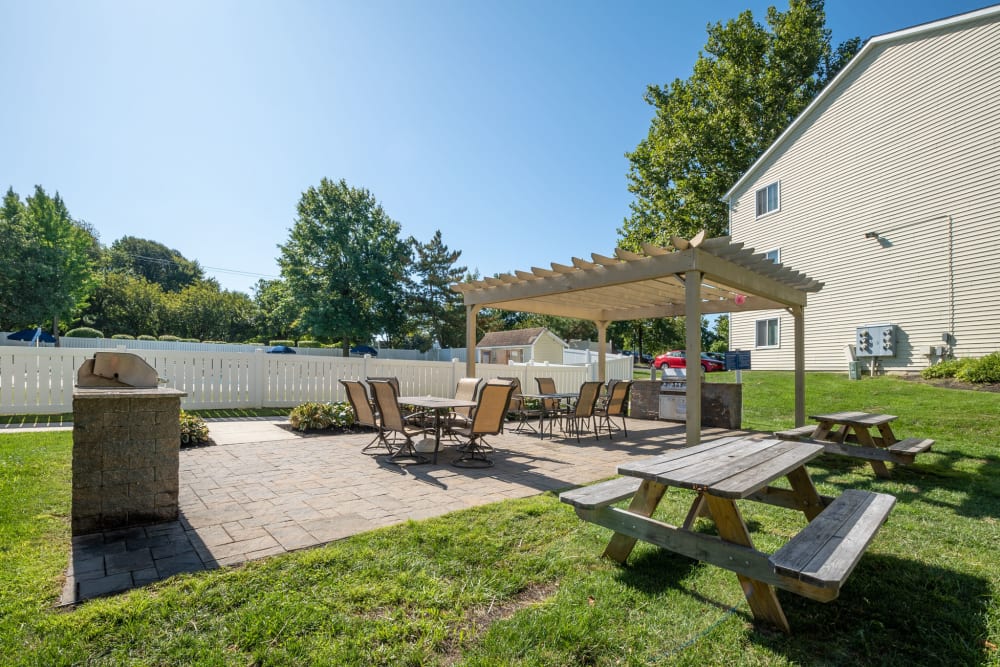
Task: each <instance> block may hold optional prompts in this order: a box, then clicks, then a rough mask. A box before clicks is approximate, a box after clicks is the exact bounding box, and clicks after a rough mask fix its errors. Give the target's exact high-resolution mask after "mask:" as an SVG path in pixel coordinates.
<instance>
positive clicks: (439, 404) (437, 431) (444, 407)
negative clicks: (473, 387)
mask: <svg viewBox="0 0 1000 667" xmlns="http://www.w3.org/2000/svg"><path fill="white" fill-rule="evenodd" d="M399 404H400V405H412V406H413V407H416V408H423V409H425V410H431V411H433V412H434V459H433V462H434V463H435V464H436V463H437V457H438V450H440V449H441V426H442V419H441V418H442V417H443V416H446V415H447V414H448V413H449V412H450V411H452V410H454V409H455V408H474V407H476V405H477V403H476V402H475V401H466V400H463V399H460V398H441V397H439V396H400V397H399Z"/></svg>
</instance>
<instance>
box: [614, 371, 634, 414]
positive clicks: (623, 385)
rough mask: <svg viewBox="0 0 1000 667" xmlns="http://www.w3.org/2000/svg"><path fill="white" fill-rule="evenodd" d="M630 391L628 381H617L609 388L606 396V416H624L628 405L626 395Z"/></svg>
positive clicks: (630, 385) (630, 387)
mask: <svg viewBox="0 0 1000 667" xmlns="http://www.w3.org/2000/svg"><path fill="white" fill-rule="evenodd" d="M631 389H632V383H631V382H630V381H628V380H619V381H618V382H615V385H614V387H612V388H611V394H610V395H609V396H608V416H612V417H621V416H623V415H624V414H625V406H626V405H628V394H629V391H630V390H631Z"/></svg>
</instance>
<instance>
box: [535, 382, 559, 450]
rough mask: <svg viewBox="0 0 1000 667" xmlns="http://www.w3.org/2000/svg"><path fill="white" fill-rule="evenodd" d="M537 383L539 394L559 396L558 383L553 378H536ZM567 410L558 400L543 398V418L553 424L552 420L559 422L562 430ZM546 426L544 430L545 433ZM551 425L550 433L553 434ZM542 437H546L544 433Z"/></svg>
mask: <svg viewBox="0 0 1000 667" xmlns="http://www.w3.org/2000/svg"><path fill="white" fill-rule="evenodd" d="M535 383H536V384H538V393H539V394H558V393H559V392H558V391H556V381H555V380H553V379H552V378H537V377H536V378H535ZM566 412H567V409H564V408H563V406H562V401H561V400H559V399H558V398H543V399H542V418H543V419H545V420H548V421H550V422H551V420H552V419H556V420H557V421H559V427H560V428H562V418H563V416H564V415H565V414H566ZM544 428H545V427H544V426H542V429H543V431H544ZM551 430H552V428H551V423H550V426H549V431H550V432H551ZM541 435H543V436H544V433H542V434H541Z"/></svg>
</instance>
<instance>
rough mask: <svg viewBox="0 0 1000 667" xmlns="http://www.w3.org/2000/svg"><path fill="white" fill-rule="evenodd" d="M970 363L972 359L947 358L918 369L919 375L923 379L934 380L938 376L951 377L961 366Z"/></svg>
mask: <svg viewBox="0 0 1000 667" xmlns="http://www.w3.org/2000/svg"><path fill="white" fill-rule="evenodd" d="M970 363H972V359H948V360H947V361H942V362H941V363H937V364H934V365H933V366H928V367H927V368H925V369H923V370H922V371H920V377H922V378H924V379H925V380H936V379H939V378H953V377H955V375H957V374H958V372H959V371H960V370H962V368H963V367H965V366H968V365H969V364H970Z"/></svg>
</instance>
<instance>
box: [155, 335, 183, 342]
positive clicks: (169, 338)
mask: <svg viewBox="0 0 1000 667" xmlns="http://www.w3.org/2000/svg"><path fill="white" fill-rule="evenodd" d="M156 340H162V341H164V342H167V343H179V342H180V340H181V339H180V338H178V337H177V336H171V335H169V334H164V335H162V336H160V337H159V338H157V339H156Z"/></svg>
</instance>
